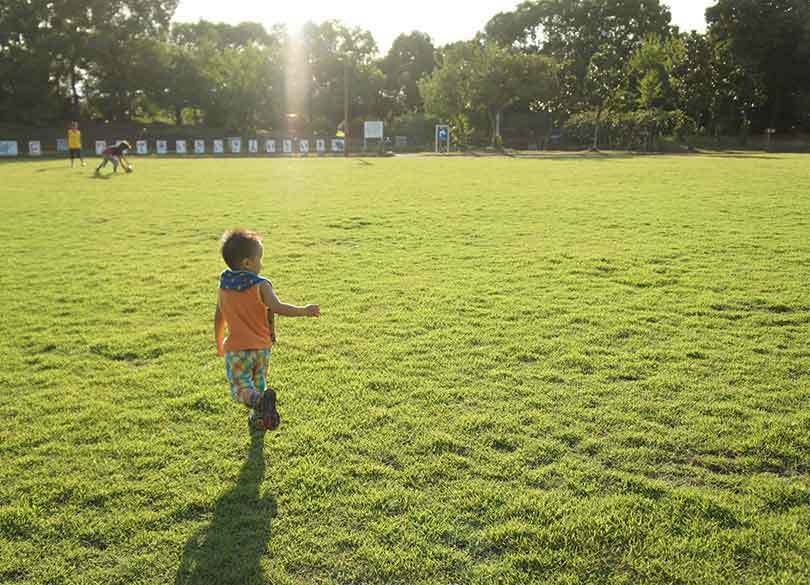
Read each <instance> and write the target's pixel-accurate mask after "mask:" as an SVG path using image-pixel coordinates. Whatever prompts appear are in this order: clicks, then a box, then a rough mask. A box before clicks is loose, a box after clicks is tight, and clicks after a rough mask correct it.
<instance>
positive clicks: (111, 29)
mask: <svg viewBox="0 0 810 585" xmlns="http://www.w3.org/2000/svg"><path fill="white" fill-rule="evenodd" d="M176 8H177V0H103V1H102V0H83V1H82V0H72V1H67V0H63V1H52V0H25V1H20V2H3V3H0V123H6V124H22V125H53V124H57V123H58V124H61V123H63V122H64V121H66V120H70V119H73V118H81V119H93V120H100V121H111V122H139V123H140V122H144V123H147V122H164V123H173V124H177V125H206V126H210V127H224V128H229V129H233V130H236V131H255V130H261V129H278V128H286V127H289V125H290V124H295V125H296V127H297V128H298V129H300V131H301V132H314V133H332V132H334V131H335V128H336V127H337V126H338V125H339V124H340V123H341V121H342V120H343V118H344V98H345V90H346V88H347V86H348V88H349V89H350V92H349V95H350V102H351V103H350V111H351V117H352V118H356V119H363V118H365V119H368V118H379V119H384V120H386V121H387V122H388V123H389V125H393V126H394V127H395V128H397V129H398V131H399V132H401V133H407V134H412V135H413V134H416V135H420V134H421V135H423V136H425V137H427V136H430V135H431V133H432V124H433V123H435V122H436V121H438V120H442V121H447V122H449V123H451V125H452V126H453V129H454V135H455V136H457V137H459V138H460V139H461V140H463V141H478V142H482V141H486V142H489V143H491V144H494V145H497V144H498V143H499V142H500V140H501V134H502V132H501V130H502V124H503V123H504V120H505V119H506V120H508V121H509V123H510V125H512V126H515V125H518V126H520V127H521V128H523V129H524V130H525V131H527V132H531V133H533V136H534V138H533V139H535V140H536V141H540V140H542V137H544V136H545V137H547V136H548V135H550V134H551V133H553V132H556V131H558V130H557V129H559V128H560V127H563V128H565V131H566V132H567V133H568V134H570V135H573V136H579V137H580V139H581V140H582V141H586V140H587V141H588V142H591V141H592V142H593V144H594V146H598V145H599V144H606V143H610V142H613V141H625V142H626V141H632V140H633V139H638V138H639V137H641V136H649V135H651V134H670V135H676V136H681V137H686V136H691V135H695V134H702V135H706V136H718V135H726V136H728V135H738V136H741V137H745V136H746V135H749V134H751V133H760V132H764V131H765V130H766V129H767V128H774V129H776V130H777V131H779V132H797V131H808V130H810V67H808V64H809V63H810V1H808V0H717V2H716V3H715V4H714V5H712V6H711V7H710V8H708V9H707V11H706V21H707V29H706V32H705V33H696V32H688V33H685V32H681V31H679V30H678V29H677V27H675V26H673V25H672V19H671V14H670V11H669V9H668V8H667V6H666V5H664V4H662V3H661V2H660V0H529V1H526V2H523V3H522V4H520V5H518V6H517V7H516V9H515V10H513V11H510V12H503V13H499V14H496V15H494V16H493V17H492V18H491V19H490V20H489V22H487V23H486V26H485V27H484V28H483V30H482V31H481V32H480V33H479V34H477V35H476V36H475V37H474V38H473V39H470V40H468V41H461V42H456V43H452V44H449V45H446V46H442V47H436V46H434V44H433V42H432V40H431V38H430V37H429V36H428V35H427V34H425V33H422V32H418V31H414V32H410V33H406V34H402V35H400V36H399V37H398V38H397V39H396V40H395V41H394V43H393V45H392V47H391V49H390V50H389V51H388V52H387V54H385V55H380V54H379V53H378V49H377V44H376V42H375V40H374V37H373V35H372V33H371V32H370V31H367V30H363V29H360V28H353V27H350V26H346V25H345V24H343V23H340V22H337V21H326V22H322V23H320V24H315V23H309V24H307V25H306V26H305V27H304V28H303V30H302V31H301V32H300V34H297V33H296V34H291V33H290V32H289V31H288V30H286V29H285V28H284V27H283V26H276V27H273V28H271V29H270V30H267V29H265V28H264V27H263V26H262V25H260V24H257V23H249V22H248V23H242V24H239V25H228V24H224V23H213V22H206V21H200V22H197V23H176V22H172V18H173V15H174V12H175V10H176Z"/></svg>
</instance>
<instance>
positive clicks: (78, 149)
mask: <svg viewBox="0 0 810 585" xmlns="http://www.w3.org/2000/svg"><path fill="white" fill-rule="evenodd" d="M68 151H69V152H70V168H71V169H72V168H73V161H74V160H76V157H77V156H78V157H79V160H80V161H82V166H84V157H83V156H82V133H81V130H79V123H78V122H73V123H71V125H70V128H69V129H68Z"/></svg>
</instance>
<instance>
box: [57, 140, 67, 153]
mask: <svg viewBox="0 0 810 585" xmlns="http://www.w3.org/2000/svg"><path fill="white" fill-rule="evenodd" d="M67 151H68V143H67V138H57V139H56V152H67Z"/></svg>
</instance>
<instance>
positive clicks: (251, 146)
mask: <svg viewBox="0 0 810 585" xmlns="http://www.w3.org/2000/svg"><path fill="white" fill-rule="evenodd" d="M248 152H252V153H253V154H256V153H257V152H259V141H258V140H255V139H253V138H251V139H250V140H248Z"/></svg>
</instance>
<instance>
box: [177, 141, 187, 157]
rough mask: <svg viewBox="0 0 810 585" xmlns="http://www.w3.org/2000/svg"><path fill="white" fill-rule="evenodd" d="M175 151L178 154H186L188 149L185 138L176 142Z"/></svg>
mask: <svg viewBox="0 0 810 585" xmlns="http://www.w3.org/2000/svg"><path fill="white" fill-rule="evenodd" d="M174 151H175V152H176V153H177V154H186V152H188V150H187V149H186V141H185V140H178V141H177V142H175V144H174Z"/></svg>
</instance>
